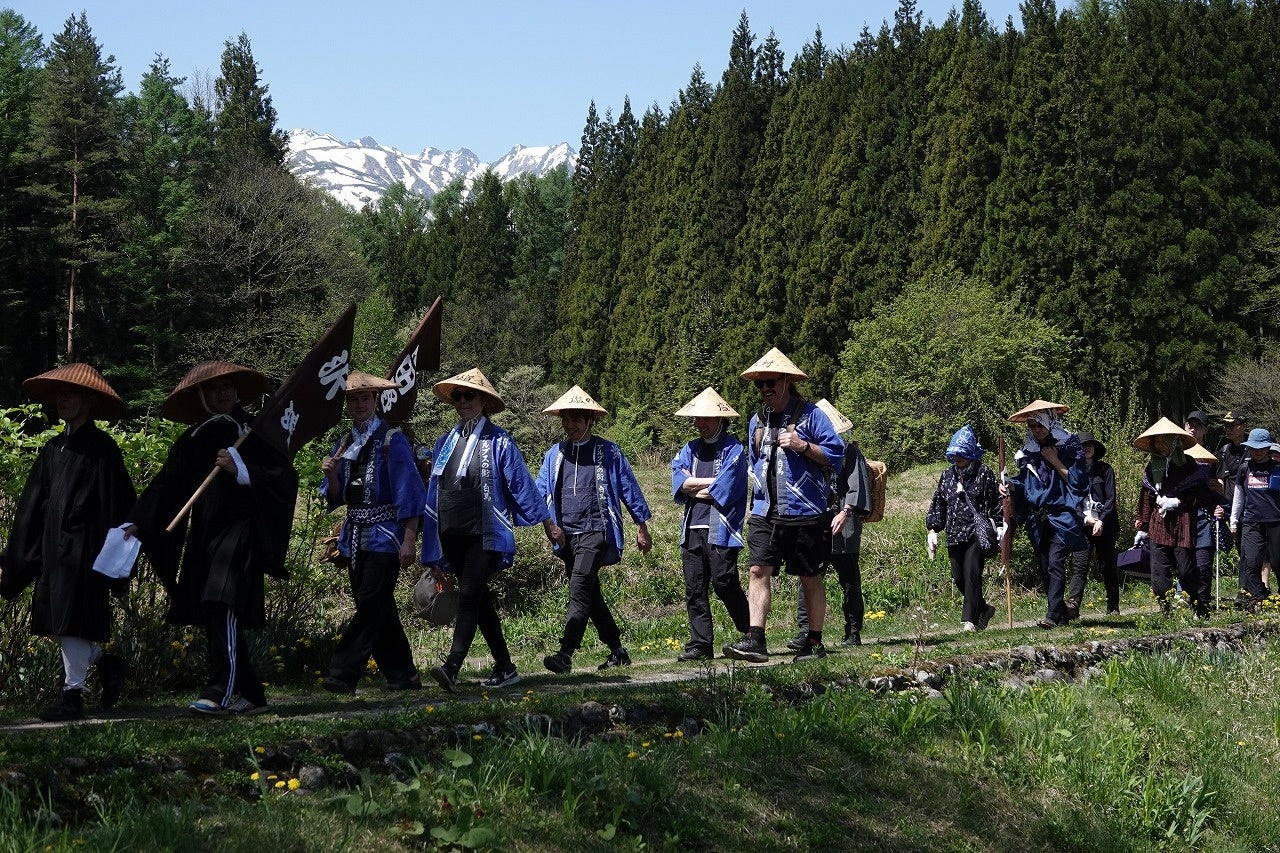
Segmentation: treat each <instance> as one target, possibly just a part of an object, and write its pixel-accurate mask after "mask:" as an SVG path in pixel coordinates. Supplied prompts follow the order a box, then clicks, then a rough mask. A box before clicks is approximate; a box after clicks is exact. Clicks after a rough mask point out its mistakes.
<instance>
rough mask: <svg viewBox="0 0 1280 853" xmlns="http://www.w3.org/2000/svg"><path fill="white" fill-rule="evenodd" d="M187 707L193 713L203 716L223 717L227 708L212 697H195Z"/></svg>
mask: <svg viewBox="0 0 1280 853" xmlns="http://www.w3.org/2000/svg"><path fill="white" fill-rule="evenodd" d="M187 709H188V710H190V711H191V713H193V714H200V715H202V716H205V717H225V716H226V715H227V709H226V708H224V707H222V706H221V705H219V704H218V703H217V702H215V701H213V700H212V699H197V700H196V701H194V702H192V703H191V704H190V705H188V706H187Z"/></svg>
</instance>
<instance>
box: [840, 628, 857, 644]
mask: <svg viewBox="0 0 1280 853" xmlns="http://www.w3.org/2000/svg"><path fill="white" fill-rule="evenodd" d="M840 645H842V646H860V645H862V632H861V631H850V632H849V633H847V634H845V635H844V639H843V640H841V641H840Z"/></svg>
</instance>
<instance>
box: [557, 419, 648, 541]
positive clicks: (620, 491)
mask: <svg viewBox="0 0 1280 853" xmlns="http://www.w3.org/2000/svg"><path fill="white" fill-rule="evenodd" d="M591 440H592V462H593V464H594V465H595V466H596V506H597V507H599V508H600V509H601V510H603V512H604V513H605V519H604V522H605V525H604V526H605V533H606V534H607V535H606V536H605V545H606V548H605V556H604V562H603V563H602V565H605V566H611V565H613V564H614V563H618V562H621V560H622V546H623V542H624V541H625V537H624V536H623V534H622V504H624V503H625V504H626V505H627V512H628V513H629V514H630V515H631V520H632V521H634V522H635V523H636V524H646V523H647V522H648V521H649V519H650V518H651V517H652V516H653V513H651V512H650V511H649V504H648V503H646V502H645V499H644V493H643V492H641V491H640V484H639V483H638V482H636V475H635V473H634V472H633V471H632V470H631V463H630V462H628V461H627V457H626V456H625V455H624V454H623V452H622V450H621V448H619V447H618V445H616V444H614V443H613V442H612V441H608V440H607V439H603V438H600V437H599V436H593V437H592V439H591ZM568 444H569V442H568V441H567V440H566V441H561V442H557V443H556V444H553V445H551V447H550V449H548V450H547V453H546V455H545V456H544V457H542V467H541V468H540V469H539V470H538V491H539V492H540V493H541V494H542V499H543V501H544V502H545V503H546V506H547V512H548V513H550V515H551V520H552V521H554V522H555V523H556V524H557V525H559V524H560V507H558V506H556V486H557V485H558V484H559V482H560V472H561V469H562V468H563V465H564V456H565V450H566V449H567V447H568ZM555 550H556V551H557V552H558V551H559V550H560V549H559V546H556V549H555Z"/></svg>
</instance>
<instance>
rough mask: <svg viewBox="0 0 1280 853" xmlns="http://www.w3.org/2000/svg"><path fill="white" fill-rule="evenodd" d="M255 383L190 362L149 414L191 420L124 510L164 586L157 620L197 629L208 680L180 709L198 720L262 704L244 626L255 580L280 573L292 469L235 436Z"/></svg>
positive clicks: (257, 600)
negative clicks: (164, 608) (165, 602)
mask: <svg viewBox="0 0 1280 853" xmlns="http://www.w3.org/2000/svg"><path fill="white" fill-rule="evenodd" d="M265 384H266V379H265V377H264V376H263V375H262V374H261V373H259V372H258V371H256V370H252V369H250V368H247V367H242V366H240V365H237V364H232V363H230V362H225V361H210V362H203V363H201V364H198V365H196V366H195V367H193V368H192V369H191V370H190V371H189V372H188V373H187V375H186V376H185V377H183V379H182V381H181V382H179V383H178V386H177V387H176V388H175V389H174V390H173V392H172V393H171V394H170V395H169V398H168V399H167V400H166V401H165V404H164V406H163V407H162V409H161V413H162V414H164V415H165V416H166V417H169V418H171V419H173V420H179V421H184V422H187V423H191V424H193V425H192V426H191V427H190V428H189V429H187V431H186V432H184V433H183V434H182V435H181V436H179V437H178V440H177V441H175V442H174V444H173V447H172V448H170V450H169V455H168V457H167V458H166V459H165V463H164V466H163V467H162V468H161V469H160V471H159V473H157V474H156V476H155V478H154V479H153V480H152V481H151V483H150V484H149V485H148V486H147V488H146V489H145V490H144V491H143V493H142V495H141V497H139V498H138V503H137V504H136V505H135V506H134V507H133V510H132V511H131V512H130V513H129V521H130V527H129V529H128V533H130V534H133V535H137V536H138V538H139V539H141V540H142V544H143V548H144V550H145V551H146V553H147V555H148V556H149V557H150V559H151V562H152V565H153V566H154V567H155V569H156V574H157V575H158V576H159V577H160V579H161V582H162V583H164V585H165V587H166V589H167V591H168V592H169V599H170V604H169V611H168V614H167V619H168V621H169V622H170V623H171V624H174V625H192V626H200V627H203V628H204V629H205V633H206V637H207V642H208V658H209V674H208V679H207V681H206V683H205V686H204V689H203V690H201V691H200V695H199V697H197V698H196V700H195V701H194V702H192V703H191V705H190V706H189V707H190V710H191V711H192V712H193V713H196V714H202V715H205V716H213V717H223V716H227V715H232V714H253V713H259V712H262V711H265V710H266V707H267V698H266V690H265V687H264V685H263V683H262V679H261V678H260V677H259V676H258V674H257V672H256V671H255V669H254V666H253V663H252V660H251V658H250V654H249V648H248V645H247V644H246V643H245V634H244V632H245V631H246V630H251V629H254V628H261V627H262V626H263V624H264V623H265V621H266V595H265V590H264V576H265V575H271V576H273V577H279V578H287V577H288V570H287V569H286V568H285V565H284V561H285V554H286V552H287V550H288V545H289V532H290V528H291V526H292V523H293V511H294V505H295V503H296V501H297V495H298V475H297V473H296V472H295V471H294V469H293V464H292V463H291V461H290V460H289V459H288V457H286V456H285V455H283V454H282V453H280V451H278V450H276V449H275V448H273V447H272V446H271V445H270V444H268V443H267V442H266V441H263V440H262V439H261V438H259V437H258V436H257V435H255V434H254V433H252V432H248V433H247V435H246V434H245V433H246V429H247V427H248V425H249V417H248V415H247V414H246V413H245V411H244V408H243V407H242V406H241V405H240V400H241V399H242V398H246V397H254V396H258V395H259V394H261V392H262V390H263V387H264V386H265ZM242 438H243V441H242V442H241V439H242ZM237 442H241V443H240V444H239V446H236V445H237ZM214 466H217V468H218V469H220V470H219V472H218V474H217V476H215V477H214V478H213V480H212V482H211V483H210V484H209V486H208V487H207V488H206V489H205V491H204V492H203V493H202V494H201V495H200V496H199V498H197V500H196V501H195V503H194V505H193V506H192V507H191V511H190V514H189V515H187V516H184V517H183V519H182V520H181V521H180V522H179V524H178V525H177V526H176V527H175V528H174V530H173V532H172V533H169V532H166V527H167V526H168V525H169V524H170V523H171V521H172V520H173V519H174V517H175V516H176V515H177V514H178V512H179V510H180V509H182V507H183V505H184V504H185V503H186V501H187V500H188V499H189V498H190V497H191V496H192V495H193V494H195V492H196V490H197V489H198V488H199V487H200V484H201V483H202V482H203V481H204V480H205V478H206V477H207V476H208V475H209V473H210V471H211V470H212V469H213V468H214ZM180 552H181V561H180V562H179V556H178V555H179V553H180Z"/></svg>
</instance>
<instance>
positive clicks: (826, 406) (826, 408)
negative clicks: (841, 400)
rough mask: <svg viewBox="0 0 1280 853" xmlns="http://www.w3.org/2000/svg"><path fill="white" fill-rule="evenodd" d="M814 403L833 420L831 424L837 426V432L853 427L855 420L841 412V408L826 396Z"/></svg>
mask: <svg viewBox="0 0 1280 853" xmlns="http://www.w3.org/2000/svg"><path fill="white" fill-rule="evenodd" d="M814 405H815V406H817V407H818V408H819V409H821V410H822V413H823V414H824V415H826V416H827V419H828V420H829V421H831V425H832V426H833V427H835V428H836V432H837V433H846V432H848V431H849V430H851V429H853V421H851V420H849V419H848V418H846V417H845V416H844V415H842V414H840V410H839V409H837V408H836V407H835V406H833V405H831V403H830V402H829V401H828V400H827V398H826V397H823V398H822V399H821V400H819V401H818V402H817V403H815V404H814Z"/></svg>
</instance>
